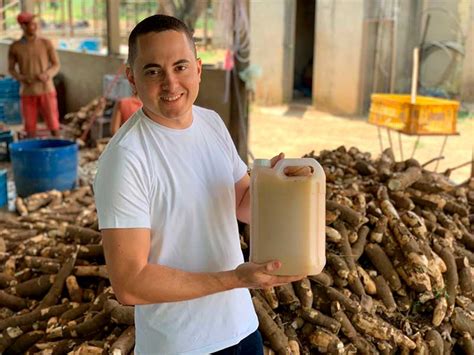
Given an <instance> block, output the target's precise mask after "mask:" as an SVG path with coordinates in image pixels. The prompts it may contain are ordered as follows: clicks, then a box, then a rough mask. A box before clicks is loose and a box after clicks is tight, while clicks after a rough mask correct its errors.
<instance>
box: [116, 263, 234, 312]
mask: <svg viewBox="0 0 474 355" xmlns="http://www.w3.org/2000/svg"><path fill="white" fill-rule="evenodd" d="M238 287H241V285H240V283H239V280H238V278H237V276H236V273H235V272H234V271H223V272H215V273H192V272H186V271H182V270H178V269H173V268H169V267H166V266H163V265H157V264H147V265H146V266H145V267H144V268H143V269H142V270H141V271H140V272H139V273H138V274H136V275H134V276H131V277H130V278H128V282H126V284H125V285H123V286H122V287H121V289H117V290H115V293H116V295H117V298H118V299H119V300H120V301H121V302H122V303H125V304H152V303H164V302H178V301H185V300H190V299H194V298H198V297H203V296H207V295H211V294H214V293H218V292H223V291H228V290H231V289H234V288H238Z"/></svg>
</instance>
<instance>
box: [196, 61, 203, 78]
mask: <svg viewBox="0 0 474 355" xmlns="http://www.w3.org/2000/svg"><path fill="white" fill-rule="evenodd" d="M196 64H197V71H198V76H199V82H201V74H202V61H201V58H197V59H196Z"/></svg>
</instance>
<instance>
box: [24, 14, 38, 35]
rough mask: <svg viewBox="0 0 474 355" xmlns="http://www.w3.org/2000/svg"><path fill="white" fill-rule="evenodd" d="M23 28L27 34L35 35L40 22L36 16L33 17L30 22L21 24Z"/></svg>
mask: <svg viewBox="0 0 474 355" xmlns="http://www.w3.org/2000/svg"><path fill="white" fill-rule="evenodd" d="M21 28H22V29H23V32H24V33H25V34H26V35H27V36H33V35H35V34H36V31H37V30H38V23H37V22H36V18H33V19H32V20H31V21H30V22H28V23H24V24H22V25H21Z"/></svg>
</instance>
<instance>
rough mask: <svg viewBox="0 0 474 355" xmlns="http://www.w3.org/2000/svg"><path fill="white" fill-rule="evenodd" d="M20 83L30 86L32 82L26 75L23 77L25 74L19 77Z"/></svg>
mask: <svg viewBox="0 0 474 355" xmlns="http://www.w3.org/2000/svg"><path fill="white" fill-rule="evenodd" d="M18 81H19V82H20V83H22V84H26V85H29V84H31V83H32V80H31V79H29V78H28V77H27V76H26V75H23V74H19V75H18Z"/></svg>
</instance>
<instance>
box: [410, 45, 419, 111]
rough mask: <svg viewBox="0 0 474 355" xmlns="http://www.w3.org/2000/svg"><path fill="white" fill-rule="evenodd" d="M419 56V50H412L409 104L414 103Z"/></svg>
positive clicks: (416, 48)
mask: <svg viewBox="0 0 474 355" xmlns="http://www.w3.org/2000/svg"><path fill="white" fill-rule="evenodd" d="M419 55H420V48H418V47H415V48H414V49H413V71H412V76H411V99H410V102H411V104H415V103H416V94H417V83H418V64H419V63H418V58H419Z"/></svg>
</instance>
